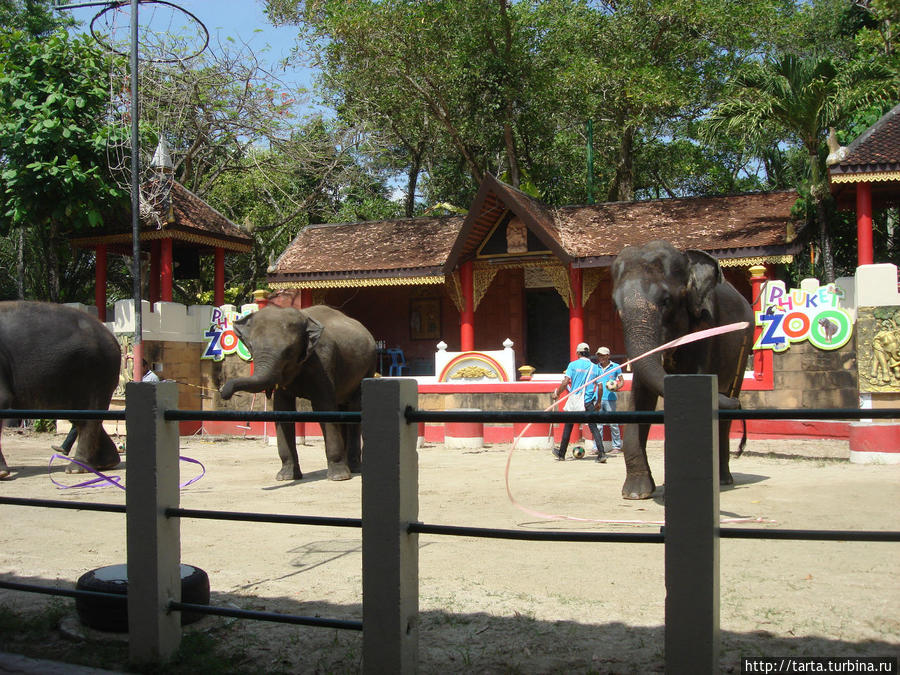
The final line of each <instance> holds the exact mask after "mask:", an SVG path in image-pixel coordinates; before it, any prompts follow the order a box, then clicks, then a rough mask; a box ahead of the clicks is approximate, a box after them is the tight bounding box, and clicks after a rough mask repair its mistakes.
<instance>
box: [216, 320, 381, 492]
mask: <svg viewBox="0 0 900 675" xmlns="http://www.w3.org/2000/svg"><path fill="white" fill-rule="evenodd" d="M234 330H235V332H236V333H237V335H238V337H240V338H241V340H242V341H243V342H244V344H245V345H246V346H247V348H248V349H249V350H250V354H251V355H252V357H253V363H254V370H253V374H252V375H250V376H249V377H236V378H233V379H230V380H228V381H227V382H226V383H225V384H224V386H223V387H222V389H221V392H220V393H221V395H222V398H223V399H225V400H228V399H230V398H231V397H232V396H233V395H234V392H236V391H248V392H260V391H265V392H266V394H267V395H270V394H271V395H272V396H273V405H272V407H273V409H274V410H289V411H294V410H296V409H297V408H296V399H297V398H305V399H309V402H310V403H311V404H312V409H313V410H315V411H327V410H332V411H333V410H348V411H350V410H361V409H362V381H363V379H364V378H367V377H373V376H374V374H375V361H376V355H377V352H376V349H375V338H373V337H372V334H371V333H370V332H369V331H368V330H367V329H366V328H365V326H363V325H362V324H361V323H359V322H358V321H356V320H355V319H351V318H350V317H348V316H347V315H345V314H343V313H342V312H340V311H338V310H336V309H333V308H331V307H327V306H325V305H315V306H312V307H308V308H306V309H302V310H300V309H295V308H293V307H277V306H274V305H268V306H266V307H263V308H262V309H260V310H259V311H257V312H254V313H252V314H248V315H247V316H245V317H242V318H240V319H238V320H237V321H235V322H234ZM322 431H323V434H324V436H325V457H326V459H327V460H328V478H329V479H330V480H347V479H348V478H350V476H351V473H358V472H359V471H360V470H361V468H362V451H361V445H362V443H361V438H360V431H361V429H360V425H359V424H350V425H348V424H330V423H325V424H322ZM276 435H277V440H278V456H279V457H280V458H281V463H282V466H281V470H280V471H279V472H278V474H277V475H276V476H275V477H276V479H277V480H298V479H300V478H303V472H302V471H300V463H299V461H298V459H297V440H296V437H295V433H294V423H293V422H278V423H277V424H276Z"/></svg>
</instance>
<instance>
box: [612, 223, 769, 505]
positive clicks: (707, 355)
mask: <svg viewBox="0 0 900 675" xmlns="http://www.w3.org/2000/svg"><path fill="white" fill-rule="evenodd" d="M612 283H613V291H612V293H613V301H614V303H615V305H616V309H617V311H618V314H619V317H620V318H621V320H622V327H623V331H624V337H625V351H626V353H627V355H628V358H629V360H630V359H634V358H636V357H638V356H640V355H641V354H643V353H645V352H647V351H650V350H652V349H654V348H655V347H658V346H660V345H663V344H665V343H667V342H670V341H671V340H674V339H676V338H679V337H682V336H684V335H687V334H688V333H692V332H694V331H698V330H703V329H707V328H713V327H716V326H724V325H727V324H730V323H735V322H739V321H746V322H747V327H746V328H745V329H743V330H739V331H732V332H729V333H725V334H722V335H717V336H714V337H712V338H708V339H705V340H699V341H697V342H693V343H688V344H685V345H682V346H679V347H676V348H675V349H671V350H666V351H665V352H663V353H662V354H661V355H659V354H654V355H652V356H649V357H646V358H643V359H640V360H638V361H636V362H635V363H634V365H633V366H632V368H633V371H634V376H633V379H632V383H631V400H632V405H633V409H634V410H654V409H655V408H656V403H657V401H658V399H659V397H660V396H662V395H663V378H664V377H665V375H667V374H683V375H694V374H715V375H717V376H718V381H719V408H720V409H736V408H739V407H740V401H739V400H738V398H737V397H738V394H739V393H740V391H741V385H742V383H743V373H744V369H745V364H746V359H747V356H748V355H749V353H750V350H751V348H752V345H753V310H752V308H751V307H750V303H749V302H747V300H746V299H745V298H744V296H742V295H741V294H740V293H739V292H738V291H737V289H736V288H735V287H734V286H732V285H731V284H730V283H729V282H728V281H726V280H725V278H724V276H723V274H722V270H721V268H720V267H719V264H718V262H717V261H716V259H715V258H713V257H712V256H711V255H709V254H708V253H706V252H704V251H697V250H687V251H684V252H682V251H680V250H678V249H676V248H675V247H674V246H672V245H671V244H670V243H669V242H667V241H661V240H658V241H652V242H650V243H648V244H645V245H644V246H639V247H638V246H628V247H626V248H624V249H623V250H622V251H621V252H620V253H619V255H618V256H617V257H616V259H615V261H614V262H613V266H612ZM730 429H731V421H730V420H727V421H726V420H722V421H720V422H719V483H720V484H721V485H731V484H733V483H734V479H733V478H732V476H731V472H730V471H729V468H728V459H729V447H728V437H729V431H730ZM649 433H650V425H649V424H640V425H636V424H628V425H625V439H624V444H623V454H624V457H625V466H626V477H625V483H624V484H623V486H622V496H623V497H624V498H625V499H648V498H649V497H650V496H651V495H652V494H653V491H654V490H655V489H656V484H655V483H654V482H653V476H652V475H651V473H650V467H649V465H648V464H647V436H648V435H649Z"/></svg>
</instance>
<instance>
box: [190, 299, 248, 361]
mask: <svg viewBox="0 0 900 675" xmlns="http://www.w3.org/2000/svg"><path fill="white" fill-rule="evenodd" d="M253 311H254V310H253V309H252V308H251V307H247V308H246V309H245V310H243V311H240V312H238V311H235V310H226V309H224V308H222V307H213V310H212V315H211V317H210V320H209V329H208V330H207V331H206V332H205V333H204V334H203V335H204V337H206V339H207V340H208V342H207V344H206V349H204V350H203V355H202V356H201V357H200V358H201V359H212V360H213V361H221V360H222V359H224V358H225V356H226V355H228V354H237V355H238V356H240V357H241V358H242V359H244V361H250V360H251V356H250V350H249V349H247V345H245V344H244V343H243V342H241V339H240V338H239V337H238V336H237V333H235V332H234V322H235V321H237V320H238V319H240V318H241V317H242V316H246V315H248V314H250V313H251V312H253Z"/></svg>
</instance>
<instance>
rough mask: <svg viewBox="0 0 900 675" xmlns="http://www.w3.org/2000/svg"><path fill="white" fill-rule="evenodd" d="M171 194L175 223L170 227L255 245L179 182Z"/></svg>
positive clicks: (173, 184) (173, 187) (247, 236)
mask: <svg viewBox="0 0 900 675" xmlns="http://www.w3.org/2000/svg"><path fill="white" fill-rule="evenodd" d="M170 194H171V199H172V210H173V212H174V215H175V222H174V223H173V224H171V225H169V227H173V226H174V227H177V228H179V229H182V230H184V231H188V232H190V231H192V232H196V233H197V234H202V235H207V236H212V237H213V238H214V239H221V240H227V241H231V242H233V243H235V244H241V245H246V246H248V247H249V246H250V245H251V244H252V243H253V238H252V237H251V236H250V235H248V234H247V233H245V232H244V231H243V230H241V228H239V227H238V226H237V225H235V224H234V223H232V222H231V221H230V220H228V218H226V217H225V216H223V215H222V214H221V213H219V212H218V211H216V210H215V209H214V208H213V207H211V206H210V205H209V204H207V203H206V202H205V201H203V200H202V199H200V197H198V196H197V195H195V194H194V193H193V192H191V191H190V190H188V189H187V188H186V187H184V186H183V185H182V184H181V183H179V182H178V181H173V183H172V191H171V193H170ZM226 248H227V247H226Z"/></svg>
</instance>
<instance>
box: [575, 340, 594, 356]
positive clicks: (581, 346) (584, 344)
mask: <svg viewBox="0 0 900 675" xmlns="http://www.w3.org/2000/svg"><path fill="white" fill-rule="evenodd" d="M589 351H591V348H590V347H588V343H587V342H579V343H578V346H577V347H575V353H576V354H581V353H582V352H589Z"/></svg>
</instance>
